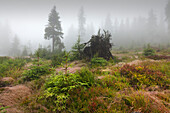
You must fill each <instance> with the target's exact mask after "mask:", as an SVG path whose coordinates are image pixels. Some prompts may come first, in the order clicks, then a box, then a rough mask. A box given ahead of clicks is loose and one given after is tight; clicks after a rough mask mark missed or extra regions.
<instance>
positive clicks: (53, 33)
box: [44, 6, 64, 52]
mask: <svg viewBox="0 0 170 113" xmlns="http://www.w3.org/2000/svg"><path fill="white" fill-rule="evenodd" d="M59 19H60V17H59V13H58V12H56V6H54V7H53V9H52V10H51V13H50V14H49V18H48V22H49V23H48V25H47V27H46V28H45V35H44V38H45V39H48V40H50V39H52V52H54V49H55V47H56V48H57V49H58V50H60V51H61V50H62V49H63V48H64V45H63V43H62V42H61V38H63V37H62V36H63V33H62V28H61V21H60V20H59Z"/></svg>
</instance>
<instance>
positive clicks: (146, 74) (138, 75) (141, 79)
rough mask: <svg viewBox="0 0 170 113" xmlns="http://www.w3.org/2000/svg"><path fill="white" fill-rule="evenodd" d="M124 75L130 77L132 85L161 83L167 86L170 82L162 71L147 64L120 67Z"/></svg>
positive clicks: (160, 84)
mask: <svg viewBox="0 0 170 113" xmlns="http://www.w3.org/2000/svg"><path fill="white" fill-rule="evenodd" d="M120 73H121V75H122V76H125V77H127V78H128V79H129V82H130V84H131V85H132V86H136V87H139V86H141V85H146V86H150V85H159V86H166V85H167V84H169V83H168V80H167V77H166V76H165V74H163V73H162V72H160V71H155V70H152V69H149V68H148V67H146V66H134V65H124V66H123V67H122V68H121V69H120Z"/></svg>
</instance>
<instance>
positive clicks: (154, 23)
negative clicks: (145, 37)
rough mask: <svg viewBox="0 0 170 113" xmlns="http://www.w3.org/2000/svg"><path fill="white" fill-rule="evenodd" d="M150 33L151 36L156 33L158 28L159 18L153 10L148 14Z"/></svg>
mask: <svg viewBox="0 0 170 113" xmlns="http://www.w3.org/2000/svg"><path fill="white" fill-rule="evenodd" d="M148 16H149V17H148V23H147V24H148V26H147V27H148V31H149V32H150V34H151V35H153V34H154V33H155V30H156V28H157V17H156V14H155V13H154V11H153V10H152V9H151V10H150V11H149V14H148Z"/></svg>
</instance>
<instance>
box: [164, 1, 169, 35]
mask: <svg viewBox="0 0 170 113" xmlns="http://www.w3.org/2000/svg"><path fill="white" fill-rule="evenodd" d="M165 14H166V20H167V22H168V28H169V32H170V0H169V1H168V4H167V6H166V8H165Z"/></svg>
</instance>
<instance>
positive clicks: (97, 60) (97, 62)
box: [91, 57, 108, 67]
mask: <svg viewBox="0 0 170 113" xmlns="http://www.w3.org/2000/svg"><path fill="white" fill-rule="evenodd" d="M107 64H108V62H107V61H106V60H105V59H104V58H102V57H94V58H92V59H91V66H92V67H98V66H106V65H107Z"/></svg>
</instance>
